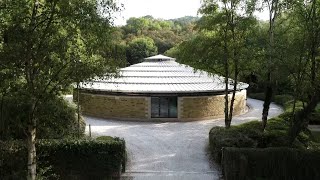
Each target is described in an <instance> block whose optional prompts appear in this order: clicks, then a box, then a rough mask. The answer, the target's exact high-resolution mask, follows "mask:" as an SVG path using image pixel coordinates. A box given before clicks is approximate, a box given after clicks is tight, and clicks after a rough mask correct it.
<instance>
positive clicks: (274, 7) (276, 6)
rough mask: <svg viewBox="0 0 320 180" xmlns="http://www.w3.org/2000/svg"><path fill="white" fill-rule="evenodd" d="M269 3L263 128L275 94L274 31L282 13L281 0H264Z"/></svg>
mask: <svg viewBox="0 0 320 180" xmlns="http://www.w3.org/2000/svg"><path fill="white" fill-rule="evenodd" d="M264 2H265V3H266V4H267V8H268V12H269V30H268V37H269V42H268V46H269V47H268V53H267V56H268V60H267V61H268V62H267V67H266V69H267V81H266V87H265V98H264V103H263V110H262V129H263V130H264V129H265V128H266V126H267V120H268V114H269V108H270V104H271V101H272V96H273V90H274V88H273V83H272V71H273V70H272V69H273V67H274V66H273V64H274V62H273V61H274V56H275V48H274V31H275V26H276V21H277V18H278V15H279V14H280V10H281V0H264Z"/></svg>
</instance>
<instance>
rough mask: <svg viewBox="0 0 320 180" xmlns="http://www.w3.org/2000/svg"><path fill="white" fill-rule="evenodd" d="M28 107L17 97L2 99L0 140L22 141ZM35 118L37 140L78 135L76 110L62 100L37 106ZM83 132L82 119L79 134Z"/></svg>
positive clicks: (58, 99) (51, 100) (83, 124)
mask: <svg viewBox="0 0 320 180" xmlns="http://www.w3.org/2000/svg"><path fill="white" fill-rule="evenodd" d="M27 111H28V105H27V104H26V103H24V102H23V100H21V99H19V98H18V97H6V98H5V99H4V107H3V111H2V112H3V115H2V118H3V120H6V121H5V124H4V126H5V127H3V131H1V132H0V139H3V140H5V139H10V138H11V139H23V138H24V133H23V131H24V129H23V127H25V122H26V119H27V113H26V112H27ZM36 116H37V118H38V120H37V123H38V124H37V137H38V138H48V139H56V138H67V137H74V136H75V135H77V134H78V120H77V116H76V108H75V107H74V106H73V105H71V104H70V103H68V102H66V101H65V100H64V99H63V98H60V97H52V98H50V99H48V100H47V101H45V102H41V103H40V104H39V108H38V109H37V112H36ZM84 130H85V122H84V119H83V118H81V119H80V133H81V134H82V135H83V134H84Z"/></svg>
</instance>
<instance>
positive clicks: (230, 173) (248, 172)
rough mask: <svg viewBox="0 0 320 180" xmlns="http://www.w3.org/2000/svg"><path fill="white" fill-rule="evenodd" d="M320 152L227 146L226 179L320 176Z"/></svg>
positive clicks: (224, 167) (225, 150)
mask: <svg viewBox="0 0 320 180" xmlns="http://www.w3.org/2000/svg"><path fill="white" fill-rule="evenodd" d="M319 162H320V152H319V151H307V150H298V149H292V148H265V149H252V148H225V149H224V150H223V160H222V165H223V173H224V175H225V179H227V180H233V179H236V180H238V179H279V180H280V179H281V180H282V179H283V180H286V179H288V180H291V179H320V171H319V168H320V165H319Z"/></svg>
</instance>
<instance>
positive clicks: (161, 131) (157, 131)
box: [86, 99, 282, 179]
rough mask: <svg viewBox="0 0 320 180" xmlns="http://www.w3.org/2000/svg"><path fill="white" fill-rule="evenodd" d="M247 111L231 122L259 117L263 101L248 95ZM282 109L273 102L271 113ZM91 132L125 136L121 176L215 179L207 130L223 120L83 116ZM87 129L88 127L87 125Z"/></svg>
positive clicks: (134, 177)
mask: <svg viewBox="0 0 320 180" xmlns="http://www.w3.org/2000/svg"><path fill="white" fill-rule="evenodd" d="M247 104H248V106H249V111H248V112H247V113H246V114H244V115H241V116H236V117H235V118H234V119H233V121H232V124H233V125H235V124H241V123H244V122H248V121H251V120H255V119H260V118H261V112H262V104H263V102H262V101H259V100H254V99H248V101H247ZM280 113H282V109H281V107H279V106H277V105H275V104H272V105H271V109H270V117H274V116H277V115H279V114H280ZM86 122H87V125H88V124H91V130H92V136H101V135H108V136H117V137H121V138H124V139H125V141H126V145H127V149H128V155H129V156H128V157H129V162H128V167H127V173H125V174H124V178H123V179H218V178H219V175H220V171H219V168H218V166H217V165H215V164H214V163H213V162H210V161H209V157H208V153H207V147H208V134H209V131H210V129H211V128H212V127H213V126H224V120H223V119H219V120H206V121H196V122H172V123H151V122H126V121H114V120H105V119H99V118H92V117H86ZM86 131H88V128H87V129H86Z"/></svg>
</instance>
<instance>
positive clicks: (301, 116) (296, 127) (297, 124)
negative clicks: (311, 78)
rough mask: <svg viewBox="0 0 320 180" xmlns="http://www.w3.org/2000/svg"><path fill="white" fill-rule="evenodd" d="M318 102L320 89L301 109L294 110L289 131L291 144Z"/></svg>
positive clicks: (319, 100) (306, 122)
mask: <svg viewBox="0 0 320 180" xmlns="http://www.w3.org/2000/svg"><path fill="white" fill-rule="evenodd" d="M319 102H320V91H317V92H316V93H315V94H314V95H313V96H312V98H311V101H310V102H309V103H308V104H307V106H306V107H304V108H303V109H302V110H300V111H298V112H296V114H295V116H294V119H293V120H292V121H293V123H292V124H293V125H292V127H291V129H290V131H289V135H290V144H293V142H294V140H295V139H296V137H297V136H298V135H299V133H300V132H301V130H302V129H303V127H304V124H308V120H307V119H308V117H309V116H310V114H311V113H312V112H313V111H314V109H315V108H316V107H317V105H318V103H319Z"/></svg>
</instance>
